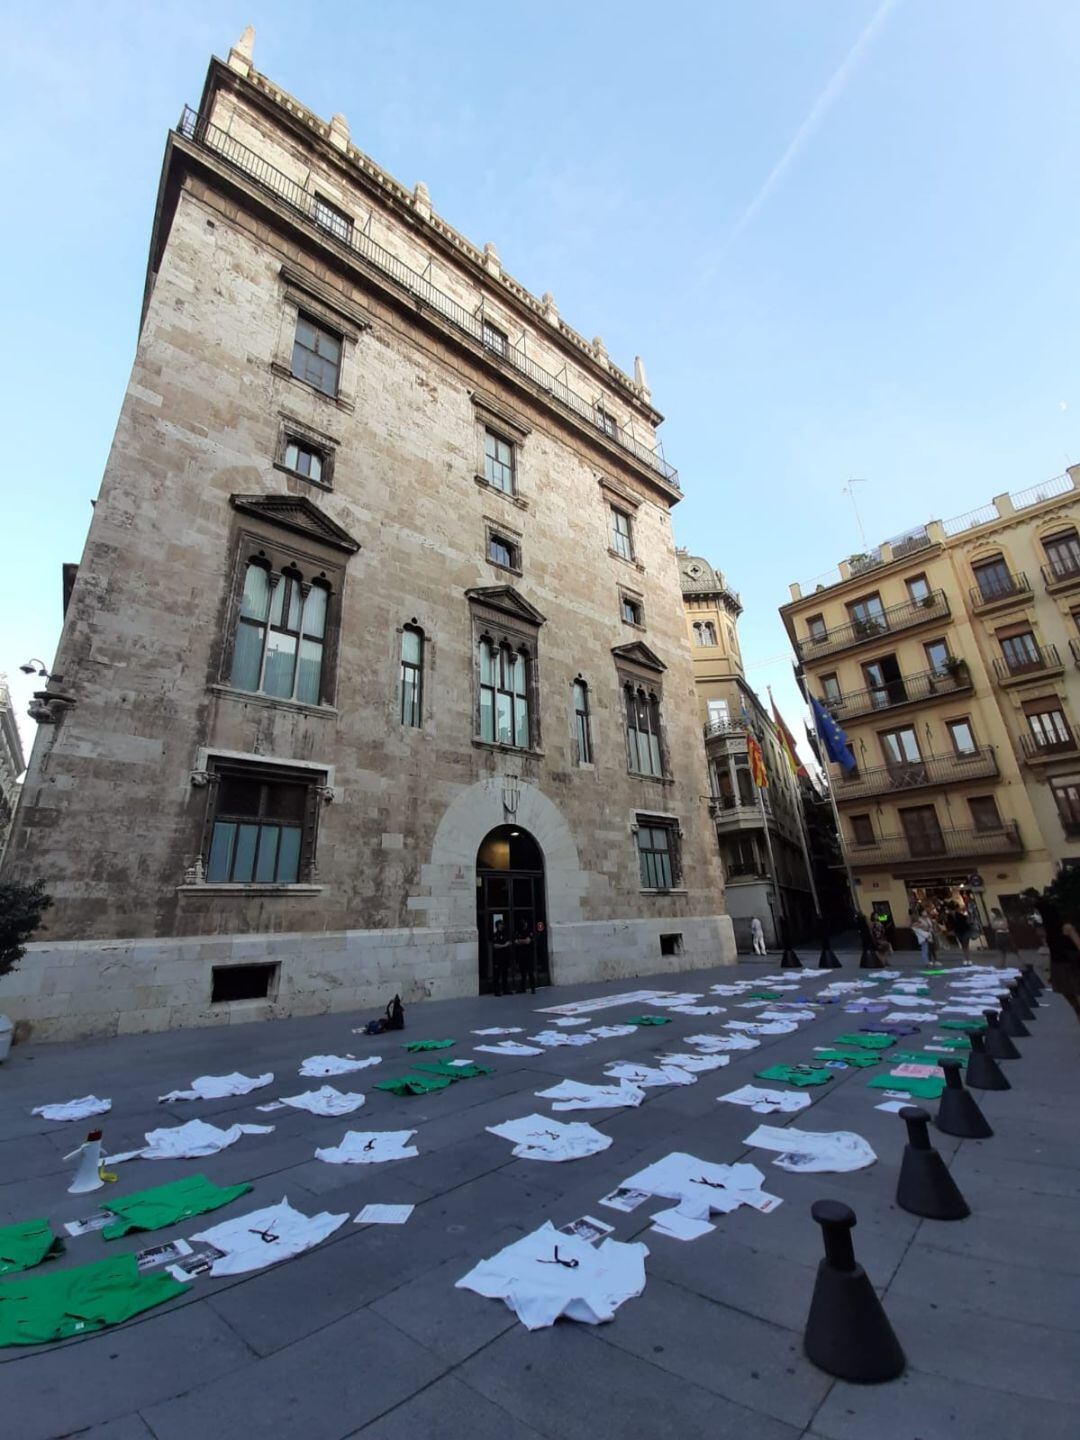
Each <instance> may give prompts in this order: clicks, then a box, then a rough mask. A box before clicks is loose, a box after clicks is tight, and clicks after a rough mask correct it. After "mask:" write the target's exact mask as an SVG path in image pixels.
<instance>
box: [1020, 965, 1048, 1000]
mask: <svg viewBox="0 0 1080 1440" xmlns="http://www.w3.org/2000/svg"><path fill="white" fill-rule="evenodd" d="M1020 978H1021V979H1022V980H1024V981H1025V982H1026V984H1027V987H1028V992H1029V994H1030V996H1031V999H1032V1000H1037V999H1038V997H1039V996H1040V995H1041V994H1042V992H1043V990H1044V989H1045V988H1046V987H1045V986H1044V985H1043V978H1042V976H1041V975H1040V974H1039V972H1038V971H1037V970H1036V969H1035V966H1034V965H1033V964H1032V962H1031V961H1030V960H1029V961H1028V962H1027V963H1026V964H1025V965H1024V967H1023V970H1022V972H1021V977H1020Z"/></svg>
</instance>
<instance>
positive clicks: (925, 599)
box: [780, 465, 1080, 927]
mask: <svg viewBox="0 0 1080 1440" xmlns="http://www.w3.org/2000/svg"><path fill="white" fill-rule="evenodd" d="M1078 518H1080V466H1075V465H1074V466H1072V467H1070V469H1069V470H1068V472H1067V473H1066V474H1064V475H1060V476H1057V477H1055V478H1054V479H1053V480H1050V481H1047V482H1046V483H1044V484H1042V485H1036V486H1033V487H1032V488H1031V489H1028V490H1025V491H1022V492H1020V493H1018V494H1012V495H1009V494H1006V495H998V496H996V497H995V498H994V500H993V501H992V502H991V503H990V504H989V505H984V506H983V507H981V508H980V509H978V510H974V511H971V512H970V513H968V514H966V515H961V516H958V517H956V518H955V519H953V520H946V521H940V520H932V521H930V522H929V523H928V524H926V525H923V526H919V527H918V528H917V529H914V530H911V531H909V532H907V533H906V534H905V535H902V536H899V537H897V538H896V539H894V540H892V541H887V542H886V543H884V544H882V545H879V546H878V547H877V548H876V549H875V550H873V551H872V552H870V553H869V554H860V555H852V556H850V557H849V558H848V559H847V560H845V561H842V562H841V563H840V565H839V567H838V568H837V570H836V571H834V572H832V573H830V574H829V575H825V576H822V577H820V578H819V579H818V580H817V581H815V582H811V585H810V586H807V587H804V586H800V585H792V586H791V600H790V602H789V603H788V604H786V605H784V606H783V607H782V608H781V611H780V615H781V618H782V619H783V621H784V624H785V626H786V628H787V632H788V636H789V638H790V640H791V643H792V645H793V646H794V648H795V653H796V656H797V657H798V664H797V673H798V675H799V677H800V680H801V683H802V685H803V688H804V691H805V693H806V694H807V696H816V697H817V698H818V699H819V700H821V701H822V702H823V703H824V704H825V705H826V707H827V708H828V709H829V710H830V711H831V713H832V714H833V715H834V716H835V718H836V719H837V721H838V722H839V724H840V725H841V726H842V727H843V729H844V731H845V732H846V734H847V736H848V739H849V741H850V744H851V750H852V754H853V757H854V759H855V762H856V768H855V769H854V770H853V771H851V772H850V773H849V774H847V775H846V776H845V775H842V774H841V773H840V769H839V767H838V766H835V765H833V766H830V774H831V779H832V785H833V791H834V795H835V798H836V803H837V807H838V810H839V814H840V819H841V832H842V839H843V844H844V849H845V852H846V854H847V858H848V861H849V864H850V867H851V870H852V872H853V875H854V878H855V884H856V888H857V896H858V900H859V905H860V909H862V910H863V911H864V912H867V911H869V910H870V909H871V908H873V909H874V910H875V912H878V913H880V912H882V911H886V912H888V913H889V914H890V915H891V916H892V919H893V921H894V923H895V924H896V925H897V926H898V927H904V926H906V924H907V920H908V913H909V910H910V908H911V906H912V905H913V904H915V903H919V902H924V901H927V900H932V901H937V902H941V901H943V900H945V899H948V898H950V897H951V898H959V897H961V896H963V897H964V898H965V899H967V900H968V901H969V903H970V904H972V908H973V909H974V910H975V911H976V912H977V914H978V915H979V916H980V918H981V919H982V920H983V921H984V922H985V921H986V919H987V918H988V915H989V910H990V908H991V907H992V906H1000V907H1001V908H1002V909H1003V910H1004V911H1005V912H1006V914H1009V915H1010V916H1011V918H1013V919H1015V920H1016V921H1018V922H1019V923H1020V924H1021V925H1022V924H1023V923H1024V915H1025V914H1026V913H1027V912H1028V911H1029V910H1030V906H1029V905H1028V904H1027V902H1025V901H1023V900H1022V898H1021V897H1022V893H1023V891H1024V890H1025V889H1026V888H1027V887H1028V886H1035V887H1037V888H1039V889H1041V888H1042V887H1043V886H1044V885H1046V884H1047V883H1048V882H1049V881H1050V880H1051V879H1052V877H1053V875H1054V873H1055V871H1056V870H1057V869H1058V867H1059V866H1060V865H1062V864H1077V863H1080V731H1078V729H1077V716H1078V715H1080V673H1078V667H1080V535H1078V533H1077V520H1078ZM972 897H973V898H972Z"/></svg>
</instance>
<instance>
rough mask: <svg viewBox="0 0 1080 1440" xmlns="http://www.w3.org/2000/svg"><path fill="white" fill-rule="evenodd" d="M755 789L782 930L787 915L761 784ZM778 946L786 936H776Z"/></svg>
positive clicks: (784, 942)
mask: <svg viewBox="0 0 1080 1440" xmlns="http://www.w3.org/2000/svg"><path fill="white" fill-rule="evenodd" d="M754 788H755V789H756V790H757V798H758V809H759V810H760V811H761V826H762V829H763V830H764V831H765V849H766V850H767V851H768V852H769V879H770V880H771V881H772V890H773V899H774V900H775V901H776V908H777V910H778V911H779V914H778V915H777V923H778V925H779V926H780V928H781V931H783V928H784V927H785V925H786V924H787V915H786V914H785V912H784V897H783V896H782V895H781V893H780V884H779V882H778V880H777V878H776V856H775V855H774V854H773V848H772V836H771V835H770V834H769V817H768V816H767V815H766V813H765V790H764V788H763V787H762V786H761V785H756V786H755V787H754ZM777 939H778V941H779V944H780V948H781V949H783V948H784V945H785V944H786V943H787V940H786V936H784V935H783V934H781V935H779V936H777Z"/></svg>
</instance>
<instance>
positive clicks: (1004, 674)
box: [994, 645, 1063, 684]
mask: <svg viewBox="0 0 1080 1440" xmlns="http://www.w3.org/2000/svg"><path fill="white" fill-rule="evenodd" d="M1062 668H1063V666H1062V664H1061V656H1060V655H1059V654H1058V651H1057V646H1056V645H1036V646H1035V647H1034V648H1033V649H1032V650H1031V651H1024V652H1023V653H1020V654H1016V655H1012V656H1008V655H1004V656H1002V658H1001V659H1000V660H995V661H994V674H995V675H996V676H997V678H998V679H999V680H1000V681H1002V683H1003V684H1004V683H1007V682H1008V681H1010V680H1022V679H1023V678H1024V677H1025V676H1026V675H1045V674H1046V673H1047V671H1049V670H1061V669H1062Z"/></svg>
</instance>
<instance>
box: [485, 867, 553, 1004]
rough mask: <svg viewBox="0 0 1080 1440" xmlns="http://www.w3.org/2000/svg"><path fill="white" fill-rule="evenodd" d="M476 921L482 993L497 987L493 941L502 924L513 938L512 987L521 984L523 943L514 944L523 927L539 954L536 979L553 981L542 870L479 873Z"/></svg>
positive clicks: (487, 992) (539, 983)
mask: <svg viewBox="0 0 1080 1440" xmlns="http://www.w3.org/2000/svg"><path fill="white" fill-rule="evenodd" d="M476 882H477V883H476V923H477V931H478V934H479V952H480V953H479V960H480V977H479V979H480V994H481V995H489V994H490V993H491V991H492V989H493V988H494V984H493V981H494V973H495V966H494V959H493V954H492V942H493V940H494V938H495V935H496V933H497V931H498V928H499V926H500V924H501V925H502V927H503V929H504V933H505V934H506V935H507V937H508V938H509V939H510V941H511V946H510V987H511V989H513V990H516V989H518V988H519V986H520V984H521V964H522V961H523V959H524V957H523V956H522V954H521V950H520V947H519V946H517V945H515V944H513V941H514V939H515V937H517V936H519V935H520V934H521V933H522V931H523V930H524V931H525V932H526V933H527V934H528V935H529V936H530V937H531V944H532V946H533V950H534V954H535V957H536V983H537V984H538V985H549V984H550V983H551V979H550V974H549V968H548V945H547V911H546V907H545V904H544V877H543V875H542V874H536V873H530V872H527V871H520V870H501V871H490V870H489V871H483V870H481V871H480V872H479V873H478V874H477V877H476Z"/></svg>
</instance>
